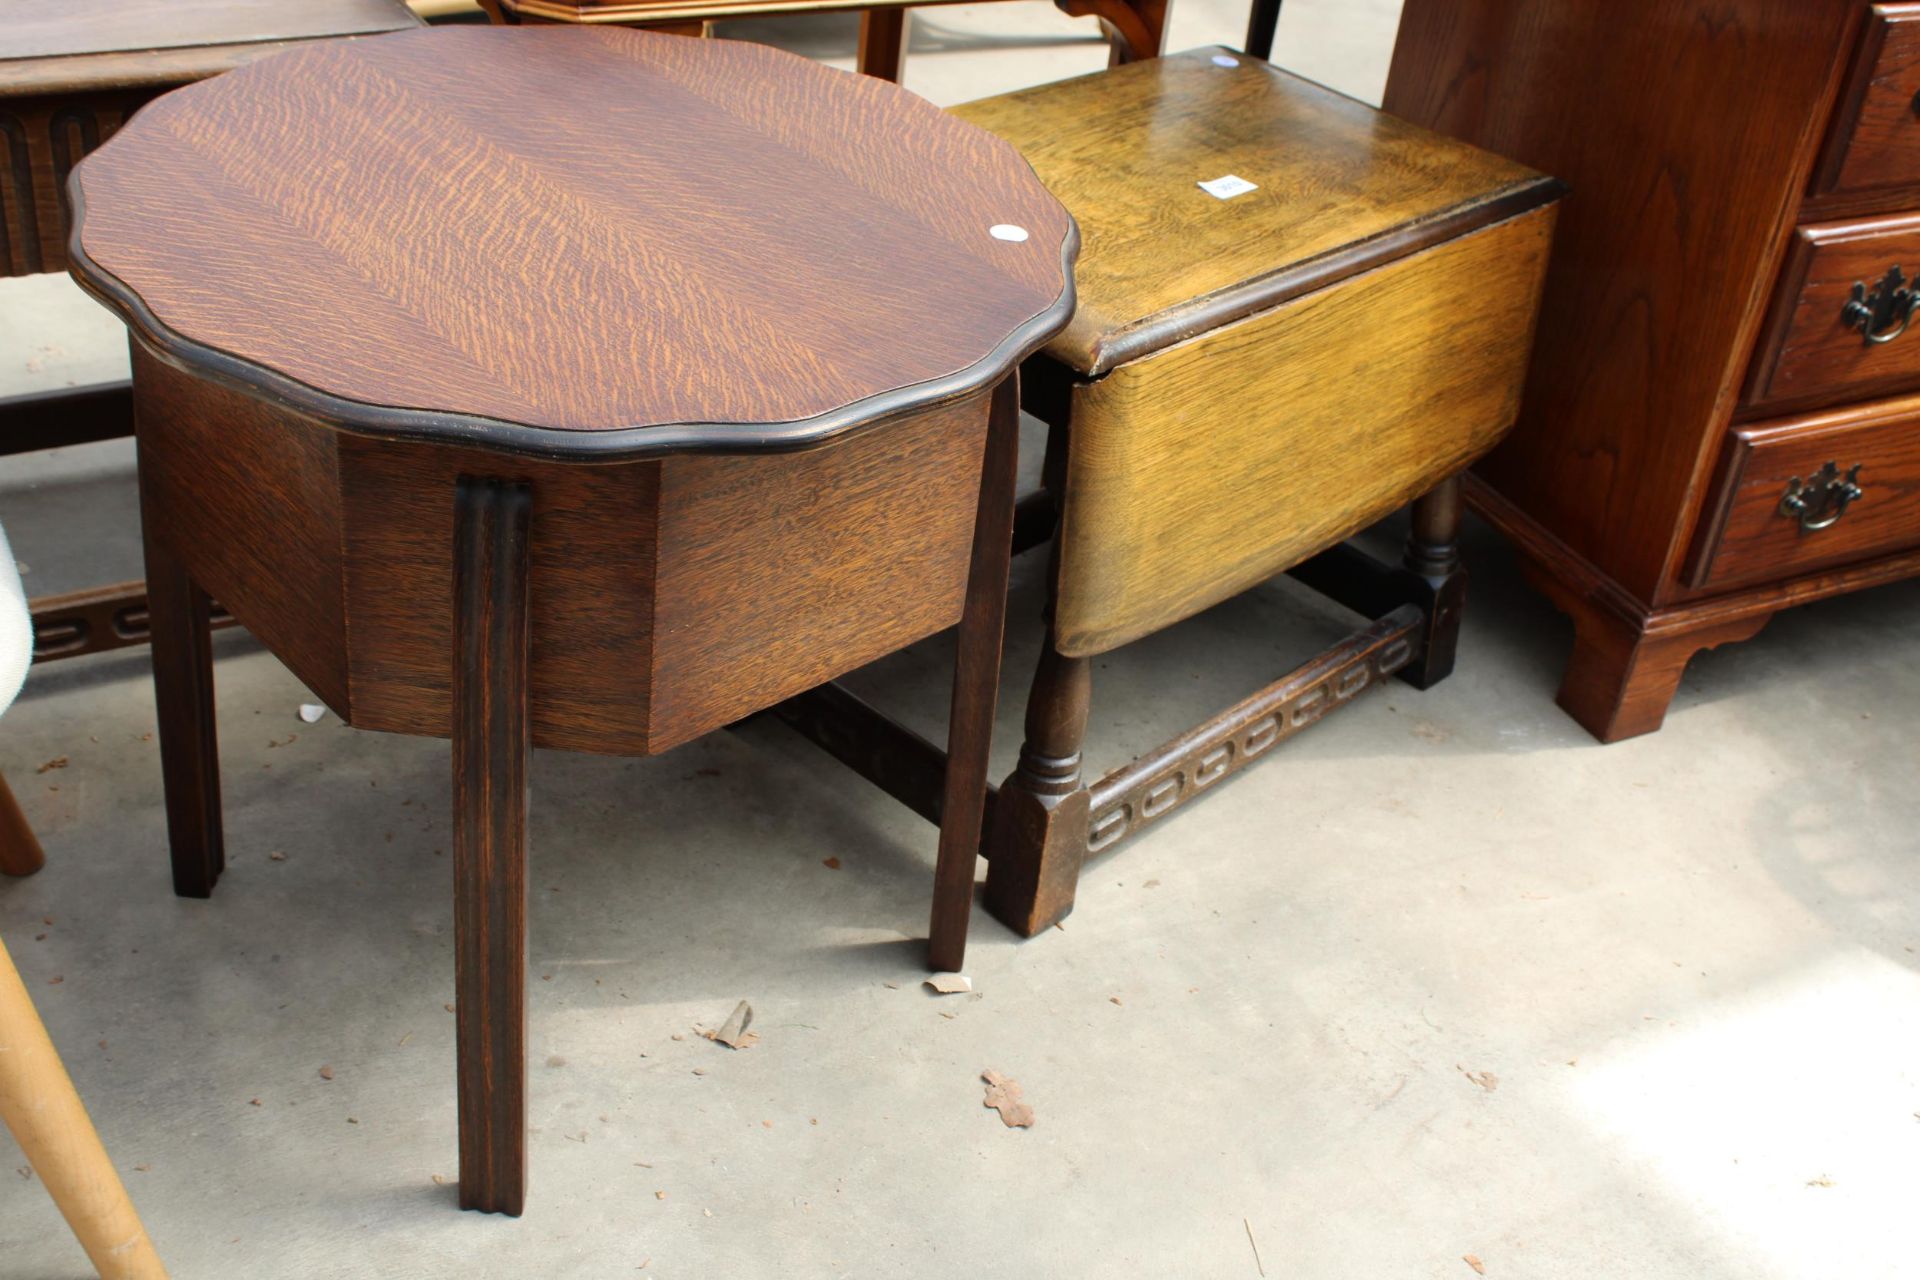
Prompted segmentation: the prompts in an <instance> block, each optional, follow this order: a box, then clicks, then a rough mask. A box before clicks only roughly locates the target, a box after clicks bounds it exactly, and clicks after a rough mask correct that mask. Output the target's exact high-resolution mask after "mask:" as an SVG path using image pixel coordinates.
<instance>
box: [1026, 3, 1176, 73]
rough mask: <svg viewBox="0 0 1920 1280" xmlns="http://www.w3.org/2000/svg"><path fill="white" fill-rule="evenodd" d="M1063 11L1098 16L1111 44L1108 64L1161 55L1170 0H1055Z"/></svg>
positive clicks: (1119, 63) (1083, 16) (1073, 15)
mask: <svg viewBox="0 0 1920 1280" xmlns="http://www.w3.org/2000/svg"><path fill="white" fill-rule="evenodd" d="M1054 6H1055V7H1056V8H1058V9H1059V10H1060V11H1061V12H1062V13H1065V14H1067V15H1069V16H1071V17H1075V18H1098V19H1099V20H1100V30H1101V31H1102V32H1104V33H1105V35H1106V37H1107V42H1108V43H1109V44H1110V45H1111V46H1112V50H1111V53H1110V54H1109V56H1108V59H1107V65H1108V66H1113V67H1117V66H1121V65H1124V64H1125V63H1129V62H1139V61H1141V60H1142V59H1145V58H1157V57H1159V56H1160V48H1161V44H1162V42H1163V41H1164V39H1165V37H1166V30H1167V0H1054Z"/></svg>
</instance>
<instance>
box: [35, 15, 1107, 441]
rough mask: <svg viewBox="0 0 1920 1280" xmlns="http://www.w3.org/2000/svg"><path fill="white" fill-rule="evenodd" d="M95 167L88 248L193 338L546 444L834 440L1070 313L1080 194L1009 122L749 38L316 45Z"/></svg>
mask: <svg viewBox="0 0 1920 1280" xmlns="http://www.w3.org/2000/svg"><path fill="white" fill-rule="evenodd" d="M503 104H511V109H510V110H509V109H503ZM74 189H75V193H76V201H75V203H76V212H77V221H78V224H79V225H78V229H77V231H76V233H75V246H76V253H75V255H74V258H75V260H74V265H73V270H74V274H75V275H76V276H77V277H78V278H79V279H80V280H81V282H82V283H83V284H84V285H86V286H88V287H89V288H91V289H93V290H94V291H96V292H97V293H99V294H100V295H101V296H103V297H104V298H105V299H106V300H107V301H108V302H109V304H110V305H113V306H115V307H116V308H117V309H119V310H120V311H121V312H122V314H123V315H125V316H126V317H127V318H128V319H129V321H130V322H131V323H132V324H134V325H135V326H136V327H137V328H139V329H141V330H142V331H143V333H145V334H146V335H147V337H148V338H149V340H150V341H152V342H153V344H154V345H155V346H156V347H158V348H159V349H161V350H162V351H164V352H165V353H166V354H167V355H168V356H169V358H171V359H174V360H176V361H180V362H183V363H187V364H191V365H193V366H194V367H196V368H197V369H199V370H200V371H201V372H203V373H205V374H207V375H209V376H213V377H217V378H223V379H226V380H229V381H232V382H237V383H240V384H244V385H248V386H251V387H253V388H255V389H259V390H263V391H265V392H267V393H270V394H272V395H274V396H276V397H282V398H285V399H287V400H290V401H292V402H293V403H295V404H297V405H299V406H301V407H302V408H304V409H306V410H307V411H309V412H312V413H315V414H316V415H318V416H320V417H322V418H325V419H327V420H329V421H331V422H334V423H335V424H337V425H341V426H346V427H349V428H352V429H358V430H363V431H369V432H390V433H395V434H411V435H416V436H439V437H443V438H444V437H449V436H453V437H463V438H467V439H471V440H474V441H475V442H477V443H485V444H491V445H495V446H498V447H502V448H520V449H523V450H527V451H533V452H549V453H555V454H583V453H597V454H599V455H601V456H616V455H623V454H624V455H632V454H635V453H644V452H649V451H653V452H662V451H668V450H673V449H684V448H689V447H705V448H721V449H725V448H740V449H751V448H761V447H769V446H772V447H795V446H798V445H801V444H806V443H810V442H812V441H815V440H817V439H820V438H823V437H824V436H826V435H829V434H832V433H833V432H834V431H838V430H842V429H845V428H847V427H849V426H852V425H857V424H860V423H864V422H866V421H869V420H871V419H873V418H875V417H877V416H880V415H881V414H884V413H888V412H895V411H899V410H902V409H905V408H910V407H912V406H914V405H917V404H921V403H927V402H930V401H934V400H938V399H946V398H952V397H956V396H959V395H963V394H966V393H968V392H970V391H973V390H976V389H979V388H982V387H984V386H986V385H987V384H989V383H990V382H992V381H993V380H994V379H996V378H997V377H998V376H999V375H1000V374H1002V373H1004V371H1005V370H1006V369H1007V368H1009V367H1011V366H1012V364H1013V363H1014V362H1015V361H1017V360H1018V359H1019V358H1020V357H1021V356H1022V355H1024V354H1025V352H1026V351H1027V350H1028V349H1030V348H1031V347H1032V346H1033V345H1035V344H1037V343H1038V342H1039V341H1041V340H1042V339H1043V338H1044V337H1045V336H1047V335H1048V334H1050V333H1051V332H1052V331H1053V330H1054V329H1055V328H1057V327H1058V325H1059V324H1060V323H1061V322H1062V320H1063V319H1064V317H1065V315H1066V314H1067V313H1068V312H1069V311H1070V310H1071V307H1072V289H1071V285H1070V282H1069V280H1068V278H1067V274H1066V263H1067V262H1069V261H1070V259H1071V254H1072V251H1073V247H1074V243H1075V237H1074V232H1073V226H1072V221H1071V219H1070V218H1069V217H1068V216H1067V214H1066V212H1065V210H1063V209H1062V208H1061V207H1060V205H1059V203H1058V202H1057V201H1055V200H1054V199H1053V198H1052V197H1051V196H1049V195H1048V194H1047V192H1046V190H1045V189H1044V188H1043V187H1042V186H1041V185H1040V183H1039V182H1038V180H1037V179H1036V178H1035V177H1034V176H1033V173H1032V170H1031V169H1030V168H1029V167H1028V166H1027V164H1026V162H1025V161H1024V160H1022V159H1021V158H1020V156H1019V154H1018V153H1017V152H1015V151H1014V150H1013V148H1012V147H1010V146H1008V145H1007V144H1006V143H1005V142H1003V141H1001V140H999V139H997V138H994V137H992V136H991V135H989V134H987V133H985V132H984V131H982V130H979V129H976V128H974V127H972V126H970V125H967V124H965V123H963V122H961V121H958V120H955V119H953V118H952V117H950V116H948V115H946V114H945V113H943V112H941V111H940V110H938V109H937V108H935V107H934V106H932V105H931V104H930V103H927V102H926V101H924V100H923V99H920V98H917V97H915V96H913V95H911V94H908V93H905V92H904V91H902V90H900V89H898V88H897V87H895V86H892V85H887V84H883V83H880V82H877V81H872V80H870V79H867V78H865V77H848V76H846V75H844V74H842V73H840V72H837V71H833V70H831V69H828V68H825V67H821V66H819V65H816V64H814V63H810V62H807V61H806V60H804V59H801V58H798V57H795V56H793V55H791V54H787V53H783V52H780V51H778V50H774V49H768V48H765V47H763V46H759V45H752V44H746V43H742V42H738V41H719V40H693V39H686V38H682V37H673V36H660V35H652V34H648V33H642V32H632V31H624V30H618V29H610V28H599V27H594V28H485V27H445V28H438V29H432V30H427V31H419V32H408V33H402V34H398V35H391V36H382V37H375V38H371V39H366V40H357V41H352V42H343V43H337V44H330V45H325V46H316V47H310V48H303V49H297V50H294V51H292V52H289V53H286V54H283V55H280V56H277V57H275V58H272V59H269V60H267V61H265V62H263V63H260V64H257V65H255V66H251V67H247V68H244V69H243V70H241V71H238V72H235V73H232V74H230V75H226V76H222V77H220V78H219V79H217V80H212V81H207V82H204V83H202V84H199V85H195V86H192V87H190V88H188V89H186V90H183V91H181V92H179V93H176V94H172V95H169V96H168V97H166V98H165V99H163V100H161V101H160V102H158V103H156V104H154V105H153V106H152V107H150V108H149V109H147V110H146V111H144V112H142V113H141V114H140V116H139V117H137V118H136V119H135V120H134V121H133V122H132V123H130V124H129V125H127V126H126V127H125V128H124V129H122V130H121V132H120V133H119V134H118V135H116V137H115V138H114V139H113V141H111V142H110V143H108V144H107V145H106V146H104V147H102V148H101V149H100V150H99V151H97V152H95V153H94V154H93V155H92V156H90V157H88V159H87V160H86V161H84V162H83V163H82V164H81V166H80V167H79V169H78V170H77V172H76V174H75V178H74ZM996 224H1012V225H1018V226H1021V227H1024V228H1025V229H1026V230H1027V232H1028V237H1027V239H1026V240H1024V241H1018V242H1016V241H1009V240H1003V239H997V238H995V237H994V236H992V235H991V234H990V233H989V229H990V228H991V227H993V226H995V225H996Z"/></svg>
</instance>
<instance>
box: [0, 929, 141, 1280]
mask: <svg viewBox="0 0 1920 1280" xmlns="http://www.w3.org/2000/svg"><path fill="white" fill-rule="evenodd" d="M0 1119H3V1120H5V1121H6V1122H7V1128H9V1129H11V1130H12V1131H13V1136H14V1138H15V1140H16V1141H18V1142H19V1143H20V1148H21V1150H23V1151H25V1152H26V1155H27V1163H28V1164H29V1165H30V1166H32V1168H33V1171H34V1172H35V1173H36V1174H38V1175H39V1176H40V1180H41V1181H42V1182H44V1183H45V1184H46V1187H47V1191H48V1192H49V1193H50V1194H51V1195H52V1196H53V1202H54V1203H55V1204H56V1205H58V1206H60V1212H61V1213H62V1214H64V1215H66V1219H67V1225H68V1226H70V1227H72V1228H73V1234H74V1235H75V1236H77V1237H78V1238H79V1240H80V1247H81V1248H83V1249H85V1250H86V1251H87V1256H88V1257H89V1258H91V1259H93V1265H94V1268H95V1269H96V1270H98V1271H99V1272H100V1275H101V1276H102V1278H103V1280H166V1274H167V1272H166V1268H164V1267H162V1266H161V1265H160V1256H159V1255H158V1254H157V1253H155V1252H154V1249H153V1241H151V1240H149V1239H148V1238H147V1231H146V1228H145V1227H143V1226H141V1225H140V1215H139V1214H137V1213H135V1212H134V1208H133V1202H132V1201H131V1200H129V1199H127V1189H126V1188H125V1187H123V1186H121V1185H120V1175H119V1174H117V1173H115V1172H114V1169H113V1161H111V1160H109V1159H108V1158H107V1149H106V1148H105V1147H103V1146H101V1145H100V1135H99V1134H97V1133H95V1132H94V1131H93V1121H91V1120H90V1119H88V1118H87V1109H86V1107H85V1106H83V1105H82V1104H81V1102H80V1095H79V1094H78V1093H76V1092H74V1088H73V1081H72V1080H71V1079H69V1078H68V1076H67V1069H66V1068H65V1067H64V1066H62V1065H61V1063H60V1056H59V1055H58V1054H57V1053H55V1052H54V1050H53V1041H51V1040H49V1039H48V1038H47V1029H46V1027H45V1026H44V1025H42V1023H41V1021H40V1015H39V1013H37V1012H36V1011H35V1010H34V1007H33V1001H32V1000H30V999H28V998H27V989H26V987H25V986H24V985H22V983H21V981H20V973H19V971H18V970H17V969H15V968H14V967H13V957H12V956H10V955H8V954H7V948H6V945H5V944H4V943H0Z"/></svg>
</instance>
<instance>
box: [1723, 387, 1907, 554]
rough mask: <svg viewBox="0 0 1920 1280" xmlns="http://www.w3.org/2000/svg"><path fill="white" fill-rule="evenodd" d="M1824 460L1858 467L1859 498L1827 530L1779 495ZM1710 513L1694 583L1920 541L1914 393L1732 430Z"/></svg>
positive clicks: (1841, 466) (1843, 469) (1843, 470)
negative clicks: (1797, 514) (1804, 524)
mask: <svg viewBox="0 0 1920 1280" xmlns="http://www.w3.org/2000/svg"><path fill="white" fill-rule="evenodd" d="M1828 462H1832V463H1834V464H1835V466H1837V467H1838V468H1839V470H1840V472H1841V473H1842V474H1843V475H1844V474H1845V473H1846V472H1847V471H1848V470H1850V469H1851V468H1852V467H1853V466H1854V465H1855V464H1858V465H1859V467H1860V477H1859V481H1858V483H1859V486H1860V489H1861V496H1860V497H1859V498H1858V499H1856V500H1855V501H1854V502H1853V503H1852V504H1851V505H1850V506H1849V507H1848V508H1847V511H1846V514H1845V515H1843V516H1841V517H1840V518H1839V519H1838V520H1837V521H1835V522H1834V523H1833V524H1832V525H1831V526H1830V527H1828V528H1825V529H1814V530H1802V529H1801V528H1800V525H1799V521H1798V520H1796V519H1795V518H1794V517H1792V516H1783V515H1782V514H1780V499H1781V498H1782V497H1783V496H1784V495H1785V494H1786V492H1787V484H1788V482H1789V481H1791V480H1794V479H1796V478H1797V479H1800V480H1802V481H1808V480H1811V479H1813V476H1814V473H1815V472H1817V471H1819V470H1820V468H1821V466H1822V465H1824V464H1825V463H1828ZM1714 510H1715V517H1714V518H1713V519H1712V520H1711V521H1710V522H1709V523H1708V524H1706V525H1704V526H1703V527H1702V531H1701V536H1702V544H1703V545H1702V565H1701V572H1700V574H1699V575H1698V580H1699V581H1700V582H1702V583H1703V584H1705V585H1710V586H1715V587H1726V586H1737V585H1740V584H1742V583H1747V582H1753V581H1755V580H1757V579H1761V578H1768V577H1777V576H1779V575H1780V574H1781V573H1782V572H1802V573H1803V572H1806V571H1808V570H1812V569H1817V568H1820V567H1821V566H1823V565H1830V564H1836V563H1842V562H1845V561H1848V560H1859V559H1862V558H1864V557H1866V556H1869V555H1872V554H1874V553H1875V552H1881V551H1890V550H1898V549H1899V548H1902V547H1910V546H1914V545H1915V544H1920V397H1911V396H1910V397H1908V398H1906V399H1903V400H1892V401H1888V402H1886V403H1883V404H1877V405H1874V406H1872V407H1870V408H1866V409H1843V410H1838V411H1835V412H1831V413H1822V414H1813V415H1809V416H1807V417H1804V418H1793V419H1787V420H1784V421H1779V422H1768V423H1756V424H1754V425H1752V426H1747V427H1741V428H1739V429H1737V430H1735V431H1734V432H1733V433H1732V434H1731V435H1730V437H1729V438H1728V441H1727V459H1726V465H1725V466H1724V467H1723V468H1722V478H1721V483H1720V492H1719V497H1718V500H1717V501H1716V503H1715V504H1714Z"/></svg>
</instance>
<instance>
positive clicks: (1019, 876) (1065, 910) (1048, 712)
mask: <svg viewBox="0 0 1920 1280" xmlns="http://www.w3.org/2000/svg"><path fill="white" fill-rule="evenodd" d="M1092 692H1093V662H1092V660H1091V659H1088V658H1069V657H1065V656H1063V655H1062V654H1061V653H1060V652H1059V650H1057V649H1055V648H1054V645H1053V635H1052V631H1051V628H1049V631H1048V635H1047V643H1046V647H1045V648H1043V649H1042V650H1041V651H1040V663H1039V665H1038V667H1037V668H1036V669H1035V670H1034V673H1033V688H1032V690H1031V691H1030V692H1029V693H1028V694H1027V724H1026V730H1027V732H1026V739H1025V740H1024V741H1023V742H1022V743H1021V744H1020V763H1019V764H1018V765H1017V766H1016V767H1015V768H1014V771H1013V773H1012V774H1011V775H1009V776H1008V778H1007V780H1006V782H1005V783H1003V784H1002V785H1001V787H1000V790H999V792H998V793H997V794H996V795H995V796H994V801H993V829H992V831H991V832H990V833H989V835H988V838H987V839H988V844H987V895H986V897H987V910H989V911H991V912H992V913H993V914H994V917H995V918H996V919H998V920H999V921H1000V922H1001V923H1002V924H1005V925H1006V926H1007V927H1008V928H1009V929H1012V930H1013V931H1014V932H1015V933H1017V934H1019V935H1020V936H1021V937H1023V938H1031V937H1033V935H1035V934H1036V933H1039V932H1040V931H1041V930H1043V929H1047V928H1049V927H1051V926H1053V925H1055V924H1058V923H1059V922H1060V921H1062V920H1064V919H1066V918H1067V915H1068V914H1069V913H1070V912H1072V910H1073V898H1074V892H1075V890H1076V889H1077V888H1078V886H1079V883H1080V866H1081V863H1083V862H1084V861H1085V860H1086V854H1087V814H1088V811H1089V803H1090V801H1089V797H1088V793H1087V786H1086V781H1085V779H1084V777H1083V776H1082V771H1081V756H1080V751H1081V745H1082V743H1083V742H1084V741H1085V740H1086V736H1087V710H1088V707H1089V705H1090V701H1091V698H1092Z"/></svg>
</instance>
